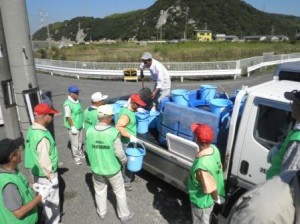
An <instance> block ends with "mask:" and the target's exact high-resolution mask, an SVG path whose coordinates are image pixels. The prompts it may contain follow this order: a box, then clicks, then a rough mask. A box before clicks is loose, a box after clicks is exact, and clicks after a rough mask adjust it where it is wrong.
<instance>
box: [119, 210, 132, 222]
mask: <svg viewBox="0 0 300 224" xmlns="http://www.w3.org/2000/svg"><path fill="white" fill-rule="evenodd" d="M133 216H134V213H133V212H130V214H129V215H128V216H126V217H124V218H120V219H121V223H128V222H129V221H130V220H131V219H132V218H133Z"/></svg>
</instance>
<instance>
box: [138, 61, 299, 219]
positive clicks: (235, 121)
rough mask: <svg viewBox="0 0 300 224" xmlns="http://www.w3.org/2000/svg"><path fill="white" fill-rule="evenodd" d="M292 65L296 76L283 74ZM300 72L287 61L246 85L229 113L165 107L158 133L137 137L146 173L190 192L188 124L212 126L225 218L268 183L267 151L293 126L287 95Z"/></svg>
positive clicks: (295, 85) (169, 104)
mask: <svg viewBox="0 0 300 224" xmlns="http://www.w3.org/2000/svg"><path fill="white" fill-rule="evenodd" d="M290 67H293V69H294V71H295V74H293V73H291V72H290V73H289V75H287V73H286V72H284V69H287V68H290ZM299 71H300V63H299V62H298V63H287V64H284V65H281V66H279V68H278V70H277V71H276V74H275V76H274V79H273V80H271V81H268V82H265V83H262V84H259V85H256V86H253V87H251V88H248V87H245V86H244V87H243V88H242V89H241V90H240V91H238V93H237V95H236V97H233V98H231V100H232V102H233V106H232V107H231V108H229V110H228V111H227V112H226V115H225V114H221V115H216V114H214V113H212V112H209V111H208V110H207V107H206V108H205V107H204V108H203V109H202V108H191V107H189V106H182V105H177V104H175V103H174V102H167V103H165V105H164V110H163V111H162V112H161V114H160V118H159V122H158V126H157V129H155V130H152V129H150V130H149V132H148V133H147V134H140V135H139V136H138V137H139V140H140V141H141V142H142V143H143V144H144V146H145V148H146V155H145V157H144V162H143V169H144V170H146V171H148V172H150V173H151V174H153V175H155V176H156V177H158V178H160V179H162V180H164V181H165V182H167V183H169V184H171V185H173V186H174V187H176V188H178V189H180V190H182V191H184V192H187V178H188V176H189V172H190V167H191V165H192V162H193V156H194V154H195V151H194V150H195V147H194V145H193V144H194V143H193V141H192V140H193V136H192V135H191V134H190V132H189V131H190V130H188V129H189V126H190V124H191V123H194V122H199V123H206V124H209V125H211V126H212V127H213V128H214V130H215V133H216V139H215V142H214V143H215V144H216V145H217V146H218V148H219V149H220V151H221V155H222V161H223V167H224V175H225V179H226V193H227V195H226V203H225V205H224V207H223V209H222V211H223V213H224V214H222V215H223V216H225V217H226V215H227V214H228V212H229V211H230V208H231V206H232V205H233V203H234V202H235V201H236V199H237V198H238V197H239V196H240V195H241V194H242V193H244V192H245V191H247V190H248V189H249V188H251V187H252V186H254V185H256V184H258V183H260V182H262V181H264V180H265V179H266V171H267V170H268V168H269V166H270V164H268V162H267V155H268V152H269V150H270V149H271V148H272V147H273V146H274V145H275V144H276V143H277V142H278V141H280V140H282V138H284V137H285V135H286V134H287V132H288V131H289V130H290V129H291V128H292V126H293V124H294V122H295V121H294V120H293V118H292V116H291V107H290V102H289V101H287V100H286V99H285V98H284V92H286V91H292V90H295V89H296V90H299V89H300V84H299V82H297V81H299V77H300V76H299ZM281 72H282V74H284V75H283V76H282V77H281V75H280V73H281ZM295 76H298V77H295ZM289 79H290V80H289ZM228 115H229V116H228Z"/></svg>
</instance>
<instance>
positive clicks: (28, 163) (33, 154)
mask: <svg viewBox="0 0 300 224" xmlns="http://www.w3.org/2000/svg"><path fill="white" fill-rule="evenodd" d="M43 138H47V139H48V141H49V143H50V152H49V153H50V155H49V156H50V160H51V164H52V169H53V170H52V171H53V172H56V170H57V166H58V156H57V148H56V144H55V141H54V139H53V137H52V135H51V133H50V132H49V131H48V130H46V131H44V130H40V129H33V128H32V126H30V127H29V129H28V131H27V136H26V143H25V155H24V157H25V159H24V166H25V168H28V169H31V172H32V174H33V175H34V176H39V177H44V176H45V174H44V172H43V170H42V168H41V166H40V164H39V162H38V154H37V146H38V144H39V143H40V141H41V140H42V139H43Z"/></svg>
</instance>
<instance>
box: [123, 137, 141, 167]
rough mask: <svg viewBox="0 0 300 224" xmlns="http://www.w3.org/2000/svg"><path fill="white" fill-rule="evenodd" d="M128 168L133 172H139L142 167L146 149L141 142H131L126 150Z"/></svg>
mask: <svg viewBox="0 0 300 224" xmlns="http://www.w3.org/2000/svg"><path fill="white" fill-rule="evenodd" d="M125 153H126V156H127V169H128V170H129V171H131V172H138V171H140V170H141V169H142V166H143V158H144V156H145V155H146V150H145V147H144V145H143V144H142V143H141V142H137V143H133V142H129V143H128V145H127V147H126V150H125Z"/></svg>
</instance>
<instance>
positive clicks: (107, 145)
mask: <svg viewBox="0 0 300 224" xmlns="http://www.w3.org/2000/svg"><path fill="white" fill-rule="evenodd" d="M118 136H119V131H118V130H117V129H116V128H115V127H111V126H109V127H108V128H107V129H105V130H101V131H99V130H96V129H95V128H89V129H88V130H87V133H86V149H87V154H88V158H89V161H90V164H91V170H92V171H93V173H96V174H99V175H113V174H116V173H117V172H119V171H120V169H121V164H120V162H119V160H118V159H117V157H116V155H115V148H114V141H115V140H116V138H117V137H118Z"/></svg>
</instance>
